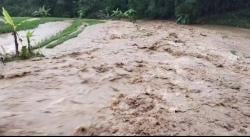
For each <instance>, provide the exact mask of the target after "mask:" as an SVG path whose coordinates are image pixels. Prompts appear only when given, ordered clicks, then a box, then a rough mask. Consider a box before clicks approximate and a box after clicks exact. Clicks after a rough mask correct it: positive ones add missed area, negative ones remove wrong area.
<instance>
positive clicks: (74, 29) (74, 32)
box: [35, 19, 103, 49]
mask: <svg viewBox="0 0 250 137" xmlns="http://www.w3.org/2000/svg"><path fill="white" fill-rule="evenodd" d="M102 22H103V21H100V20H93V19H75V20H74V21H73V22H72V24H71V25H70V26H69V27H68V28H66V29H65V30H63V31H62V32H60V33H58V34H56V35H54V36H52V37H50V38H48V39H46V40H44V41H42V42H41V43H39V44H38V45H36V46H35V49H37V48H41V47H46V48H54V47H56V46H57V45H60V44H62V43H63V42H65V41H67V40H69V39H72V38H75V37H77V36H78V35H79V34H80V33H81V32H82V31H83V30H84V28H85V27H84V26H89V25H95V24H98V23H102ZM83 24H86V25H83Z"/></svg>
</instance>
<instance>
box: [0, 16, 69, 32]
mask: <svg viewBox="0 0 250 137" xmlns="http://www.w3.org/2000/svg"><path fill="white" fill-rule="evenodd" d="M27 19H31V18H30V17H14V18H13V20H14V22H15V23H16V24H18V27H17V30H18V31H20V30H28V29H34V28H36V27H38V25H40V24H44V23H46V22H53V21H62V20H65V18H50V17H49V18H39V20H33V21H25V20H27ZM0 26H1V27H0V34H3V33H10V32H11V31H12V30H11V28H10V27H9V26H8V25H5V24H4V23H3V22H0Z"/></svg>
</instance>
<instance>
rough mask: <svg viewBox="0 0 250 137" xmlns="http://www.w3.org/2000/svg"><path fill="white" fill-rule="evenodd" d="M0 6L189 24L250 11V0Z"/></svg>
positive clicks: (10, 1) (46, 0)
mask: <svg viewBox="0 0 250 137" xmlns="http://www.w3.org/2000/svg"><path fill="white" fill-rule="evenodd" d="M0 7H5V8H6V9H7V10H8V11H10V13H11V15H14V16H32V15H34V12H38V11H39V9H40V11H41V12H42V11H46V10H49V14H48V15H51V16H56V17H82V18H83V17H88V18H109V17H111V15H112V13H113V12H114V11H115V10H117V9H119V10H120V11H121V12H126V11H128V10H131V9H133V10H135V12H136V17H137V18H150V19H169V18H175V17H176V18H177V21H178V22H179V23H183V24H186V23H192V22H193V21H194V20H196V19H197V18H198V17H200V16H205V15H212V14H218V13H224V12H228V11H233V10H237V9H244V8H249V7H250V0H25V2H24V1H23V0H0ZM41 8H43V9H41ZM38 13H39V12H38ZM41 14H42V13H41ZM36 15H39V14H36ZM42 15H43V16H44V14H42Z"/></svg>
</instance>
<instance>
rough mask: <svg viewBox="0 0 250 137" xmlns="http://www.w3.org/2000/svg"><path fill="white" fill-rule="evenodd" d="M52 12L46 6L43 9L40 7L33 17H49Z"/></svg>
mask: <svg viewBox="0 0 250 137" xmlns="http://www.w3.org/2000/svg"><path fill="white" fill-rule="evenodd" d="M50 10H51V9H49V8H48V9H47V8H46V7H45V6H44V5H43V6H42V7H40V8H39V9H38V10H36V11H34V12H33V13H32V15H33V16H35V17H49V16H50V13H49V12H50Z"/></svg>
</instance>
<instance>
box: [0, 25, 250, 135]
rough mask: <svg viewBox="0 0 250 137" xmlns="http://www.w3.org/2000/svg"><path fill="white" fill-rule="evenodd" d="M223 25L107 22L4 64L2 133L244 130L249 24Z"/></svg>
mask: <svg viewBox="0 0 250 137" xmlns="http://www.w3.org/2000/svg"><path fill="white" fill-rule="evenodd" d="M230 29H231V28H229V29H227V30H225V29H222V30H214V29H210V28H207V27H203V26H179V25H176V24H175V23H172V22H162V21H159V22H157V21H155V22H138V23H137V24H132V23H129V22H119V21H118V22H117V21H114V22H107V23H104V24H98V25H95V26H90V27H88V28H87V29H85V31H84V32H82V33H81V34H80V35H79V36H78V37H77V38H74V39H71V40H69V41H67V42H65V43H63V44H62V45H60V46H57V47H56V48H55V49H52V50H51V51H48V52H47V51H46V52H45V55H46V56H47V57H46V58H37V59H33V60H28V61H22V62H11V63H8V64H7V65H6V66H4V68H3V69H2V71H1V73H0V111H1V112H2V113H1V114H0V134H1V135H73V134H75V135H249V134H250V127H249V123H250V111H249V107H250V105H249V100H250V99H249V98H250V94H249V93H250V92H249V90H250V60H249V58H247V57H246V56H245V53H243V52H246V53H247V54H249V53H250V52H247V48H246V46H247V43H249V42H250V40H249V39H248V38H247V37H248V35H247V34H246V33H245V32H250V31H249V30H243V31H241V30H237V31H236V32H235V31H234V30H230ZM225 35H226V36H225ZM232 41H234V42H235V45H237V46H241V47H242V48H244V49H245V48H246V49H245V50H240V49H237V52H236V53H235V52H232V51H231V50H232V48H231V47H230V46H227V45H232V44H233V43H232ZM51 123H53V124H51Z"/></svg>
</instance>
